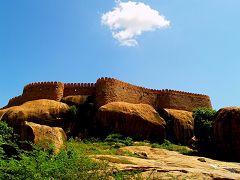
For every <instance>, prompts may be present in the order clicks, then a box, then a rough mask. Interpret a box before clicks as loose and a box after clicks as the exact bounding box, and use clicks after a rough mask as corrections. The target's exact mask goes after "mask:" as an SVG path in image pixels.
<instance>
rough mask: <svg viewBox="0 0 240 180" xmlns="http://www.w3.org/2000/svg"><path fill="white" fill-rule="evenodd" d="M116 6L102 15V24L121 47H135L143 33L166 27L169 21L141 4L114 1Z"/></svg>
mask: <svg viewBox="0 0 240 180" xmlns="http://www.w3.org/2000/svg"><path fill="white" fill-rule="evenodd" d="M115 2H116V4H117V6H116V7H115V8H114V9H113V10H112V11H109V12H107V13H105V14H103V15H102V17H101V21H102V24H104V25H106V26H108V27H109V28H110V30H111V31H112V36H113V38H115V39H116V40H118V41H119V42H120V45H122V46H136V45H137V44H138V42H137V40H136V37H137V36H139V35H141V34H142V33H143V32H147V31H154V30H156V29H161V28H165V27H168V26H169V25H170V21H168V20H166V19H165V17H164V16H162V15H160V14H159V12H158V11H156V10H154V9H152V8H151V7H150V6H149V5H146V4H144V3H141V2H133V1H128V2H121V1H120V0H116V1H115Z"/></svg>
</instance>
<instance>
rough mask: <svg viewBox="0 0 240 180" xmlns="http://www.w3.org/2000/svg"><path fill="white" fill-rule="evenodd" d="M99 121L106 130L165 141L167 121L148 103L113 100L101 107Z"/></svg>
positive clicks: (101, 127) (98, 113)
mask: <svg viewBox="0 0 240 180" xmlns="http://www.w3.org/2000/svg"><path fill="white" fill-rule="evenodd" d="M97 123H98V125H99V128H100V129H101V130H104V131H110V132H117V133H121V134H123V135H127V136H131V137H136V138H140V139H154V140H158V141H163V139H164V138H165V125H166V123H165V121H164V119H163V118H161V117H160V116H159V114H158V113H157V112H156V111H155V109H154V108H153V107H152V106H150V105H148V104H131V103H126V102H112V103H109V104H106V105H104V106H102V107H100V108H99V110H98V112H97Z"/></svg>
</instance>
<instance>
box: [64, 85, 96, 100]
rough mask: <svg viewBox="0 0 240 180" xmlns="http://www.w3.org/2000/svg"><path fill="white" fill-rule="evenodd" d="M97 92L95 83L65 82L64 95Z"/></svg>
mask: <svg viewBox="0 0 240 180" xmlns="http://www.w3.org/2000/svg"><path fill="white" fill-rule="evenodd" d="M92 94H95V83H66V84H64V93H63V97H66V96H71V95H92Z"/></svg>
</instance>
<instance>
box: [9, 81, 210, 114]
mask: <svg viewBox="0 0 240 180" xmlns="http://www.w3.org/2000/svg"><path fill="white" fill-rule="evenodd" d="M70 95H93V96H95V98H96V103H97V106H98V107H100V106H102V105H105V104H107V103H110V102H117V101H124V102H128V103H135V104H138V103H145V104H149V105H151V106H153V107H154V108H155V109H156V110H158V109H160V108H171V109H179V110H186V111H192V110H193V109H195V108H199V107H207V108H212V105H211V101H210V98H209V96H206V95H202V94H193V93H187V92H182V91H174V90H168V89H166V90H156V89H147V88H143V87H139V86H135V85H132V84H129V83H126V82H123V81H119V80H116V79H113V78H100V79H98V80H97V82H96V84H94V83H66V84H64V83H61V82H40V83H32V84H28V85H27V86H25V87H24V90H23V94H22V95H21V96H18V97H15V98H13V99H11V100H10V101H9V103H8V105H7V106H6V107H11V106H15V105H20V104H22V103H24V102H26V101H31V100H37V99H52V100H56V101H60V100H61V99H62V97H66V96H70Z"/></svg>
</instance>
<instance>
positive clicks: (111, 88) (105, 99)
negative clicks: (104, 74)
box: [96, 78, 157, 107]
mask: <svg viewBox="0 0 240 180" xmlns="http://www.w3.org/2000/svg"><path fill="white" fill-rule="evenodd" d="M156 100H157V90H153V89H146V88H142V87H138V86H134V85H132V84H129V83H125V82H122V81H119V80H116V79H113V78H100V79H98V80H97V82H96V102H97V106H98V107H100V106H102V105H104V104H107V103H110V102H115V101H124V102H129V103H135V104H137V103H146V104H150V105H152V106H153V107H156Z"/></svg>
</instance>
